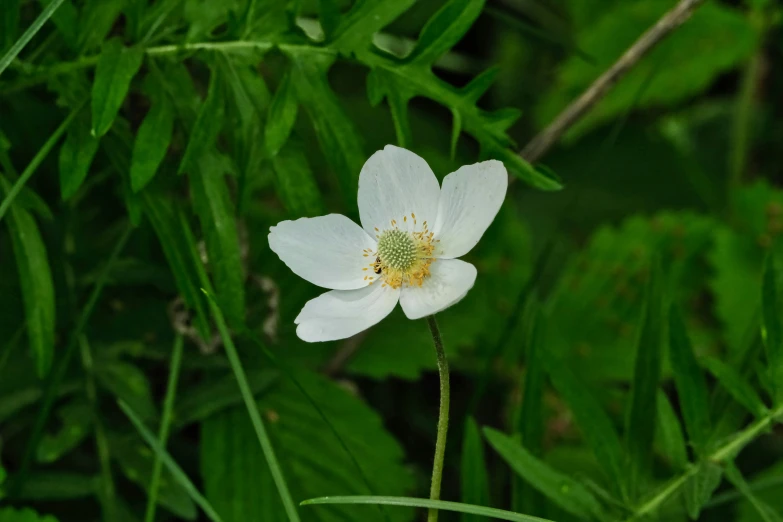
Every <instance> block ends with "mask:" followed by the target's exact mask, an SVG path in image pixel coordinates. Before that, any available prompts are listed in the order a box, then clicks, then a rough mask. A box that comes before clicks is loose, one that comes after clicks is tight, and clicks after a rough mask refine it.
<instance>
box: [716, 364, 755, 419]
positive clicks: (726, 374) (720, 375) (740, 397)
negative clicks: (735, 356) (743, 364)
mask: <svg viewBox="0 0 783 522" xmlns="http://www.w3.org/2000/svg"><path fill="white" fill-rule="evenodd" d="M702 364H704V366H705V367H706V368H707V369H708V370H709V371H710V373H711V374H712V375H713V376H714V377H715V378H716V379H717V380H718V382H720V384H721V386H723V387H724V388H725V389H726V391H728V392H729V393H730V394H731V396H732V397H733V398H734V400H735V401H737V402H738V403H740V404H741V405H743V406H744V407H745V408H747V409H748V411H750V412H751V413H752V414H753V415H756V416H759V417H760V416H763V415H765V414H766V413H767V407H766V406H765V405H764V401H762V400H761V397H759V394H758V393H756V390H754V389H753V386H751V385H750V383H749V382H748V381H746V380H745V378H744V377H743V376H742V375H741V374H740V373H739V372H738V371H737V370H736V369H735V368H734V367H732V366H729V365H728V364H726V363H724V362H723V361H721V360H719V359H715V358H713V357H705V358H704V359H703V360H702Z"/></svg>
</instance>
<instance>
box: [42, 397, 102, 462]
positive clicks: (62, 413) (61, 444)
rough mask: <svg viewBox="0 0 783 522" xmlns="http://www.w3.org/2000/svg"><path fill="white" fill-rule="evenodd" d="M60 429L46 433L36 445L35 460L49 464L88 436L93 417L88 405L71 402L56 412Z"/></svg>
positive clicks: (80, 401)
mask: <svg viewBox="0 0 783 522" xmlns="http://www.w3.org/2000/svg"><path fill="white" fill-rule="evenodd" d="M57 417H58V418H59V419H60V422H61V424H60V428H59V429H58V430H57V432H55V433H54V434H50V433H47V434H45V435H44V436H43V437H42V438H41V442H39V443H38V451H37V454H36V460H38V462H46V463H51V462H55V461H56V460H58V459H60V458H61V457H62V456H63V455H65V454H66V453H68V452H69V451H71V450H72V449H74V448H75V447H76V446H77V445H78V444H79V443H81V442H82V441H83V440H84V439H85V438H86V437H87V435H89V434H90V428H91V427H92V421H93V415H92V409H91V408H90V405H89V404H87V403H86V402H84V400H82V399H76V400H72V401H71V402H68V403H66V404H65V405H64V406H62V407H61V408H59V409H58V410H57Z"/></svg>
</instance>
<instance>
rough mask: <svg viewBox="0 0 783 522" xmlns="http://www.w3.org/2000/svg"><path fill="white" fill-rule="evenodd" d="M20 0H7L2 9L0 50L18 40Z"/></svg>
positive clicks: (0, 10) (0, 14) (0, 17)
mask: <svg viewBox="0 0 783 522" xmlns="http://www.w3.org/2000/svg"><path fill="white" fill-rule="evenodd" d="M20 3H21V2H20V0H7V1H6V2H5V3H4V5H3V9H0V34H2V35H3V37H2V38H0V51H5V50H6V49H8V48H9V47H11V45H13V44H14V42H15V41H16V35H17V32H18V30H19V4H20Z"/></svg>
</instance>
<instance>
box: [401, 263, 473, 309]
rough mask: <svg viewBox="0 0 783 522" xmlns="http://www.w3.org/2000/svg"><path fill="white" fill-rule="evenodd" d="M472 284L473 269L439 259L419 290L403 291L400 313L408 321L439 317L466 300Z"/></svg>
mask: <svg viewBox="0 0 783 522" xmlns="http://www.w3.org/2000/svg"><path fill="white" fill-rule="evenodd" d="M475 282H476V267H475V266H473V265H471V264H470V263H466V262H465V261H460V260H459V259H438V260H437V261H435V262H434V263H432V265H430V276H429V277H428V278H426V279H425V280H424V283H423V284H422V285H421V286H406V287H403V289H402V295H401V296H400V305H402V311H403V312H405V315H406V316H407V317H408V319H420V318H422V317H425V316H428V315H432V314H435V313H438V312H440V311H441V310H445V309H446V308H448V307H449V306H451V305H453V304H456V303H457V301H460V300H461V299H462V298H463V297H465V296H466V295H467V293H468V290H470V289H471V288H473V283H475Z"/></svg>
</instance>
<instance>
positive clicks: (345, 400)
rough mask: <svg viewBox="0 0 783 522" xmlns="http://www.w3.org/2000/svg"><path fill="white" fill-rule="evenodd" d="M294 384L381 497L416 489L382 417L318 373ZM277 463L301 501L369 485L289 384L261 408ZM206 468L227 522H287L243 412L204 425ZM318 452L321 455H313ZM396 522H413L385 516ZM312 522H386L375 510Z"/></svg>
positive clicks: (209, 488)
mask: <svg viewBox="0 0 783 522" xmlns="http://www.w3.org/2000/svg"><path fill="white" fill-rule="evenodd" d="M296 378H297V379H298V380H299V382H300V383H301V384H302V385H303V386H304V388H305V389H306V390H307V392H308V394H309V395H310V396H311V397H313V398H315V400H317V401H318V402H319V406H320V407H321V408H322V409H323V413H324V414H325V415H326V416H327V417H328V418H329V420H330V422H331V424H333V426H334V428H335V429H336V430H337V432H338V433H339V434H340V436H341V438H343V439H344V441H345V443H346V444H347V446H348V448H349V449H350V450H351V452H352V453H353V454H354V456H355V457H356V459H357V460H358V462H360V463H361V466H362V468H363V469H364V470H365V471H366V474H367V476H368V478H369V480H370V483H371V484H372V486H373V489H374V490H377V491H388V492H392V493H397V494H400V493H402V492H404V491H406V490H408V488H409V487H410V486H411V477H410V475H409V474H408V472H407V470H406V469H405V467H404V466H403V463H402V457H403V454H402V450H401V448H400V447H399V445H398V444H397V442H396V441H395V440H394V439H393V438H392V437H391V436H390V435H389V434H388V433H386V431H385V430H384V429H383V426H382V424H381V419H380V417H378V416H377V414H376V413H374V412H373V411H372V410H371V409H370V408H369V407H368V406H366V405H365V404H363V403H362V402H361V401H360V400H359V399H357V398H355V397H354V396H352V395H350V394H349V393H347V392H346V391H345V390H343V389H342V388H340V387H339V386H338V385H336V384H335V383H332V382H330V381H328V380H326V379H324V378H323V377H320V376H317V375H315V374H306V373H298V374H297V375H296ZM258 405H259V408H260V411H261V413H262V414H263V415H264V416H265V417H266V421H267V428H268V431H269V436H270V438H271V439H272V440H273V441H274V444H275V449H276V450H277V451H278V452H279V453H280V456H281V458H280V464H281V466H282V468H283V472H284V473H285V475H286V478H287V480H288V482H289V484H290V486H291V490H292V491H291V492H292V494H293V495H294V497H295V498H297V499H304V498H309V497H310V496H312V495H313V494H340V493H346V492H347V493H360V494H361V493H366V492H367V487H366V485H365V484H364V481H363V480H362V479H361V477H360V476H359V474H358V473H357V472H356V469H355V467H354V465H353V463H352V462H351V460H350V458H349V457H348V455H347V454H346V452H345V450H344V449H343V447H342V446H341V445H340V443H339V441H338V440H337V438H336V437H335V436H334V433H333V432H332V431H331V430H330V429H329V428H328V426H327V425H326V423H325V422H324V421H323V419H322V418H321V417H320V415H319V414H318V412H317V411H316V410H315V409H314V408H313V407H312V405H311V404H310V403H309V402H308V401H307V399H306V397H305V396H304V395H303V394H302V393H301V392H300V391H299V390H298V389H297V388H296V386H295V385H294V383H292V382H291V381H289V380H285V381H282V382H281V383H280V386H279V387H278V388H277V389H275V390H273V391H271V392H268V393H266V394H264V395H263V396H262V397H261V398H260V399H259V401H258ZM201 429H202V432H201V434H202V435H201V437H202V438H201V468H202V476H203V479H204V485H205V492H206V496H207V498H208V499H209V500H210V501H211V502H212V503H213V504H214V506H215V509H216V510H217V511H218V513H220V514H221V516H222V517H223V519H224V520H225V521H226V522H233V521H239V520H242V521H244V520H251V519H252V520H264V521H265V522H267V521H268V522H278V521H283V520H287V519H286V516H285V513H284V512H283V510H282V504H281V502H280V501H279V500H278V497H277V493H276V491H275V486H274V483H273V482H272V477H271V475H270V473H269V470H268V468H267V465H266V462H265V460H264V456H263V454H262V452H261V448H260V447H259V444H258V441H257V440H256V436H255V434H254V433H253V429H252V427H251V425H250V422H249V420H248V418H247V413H246V412H245V411H244V410H243V409H242V408H239V407H238V408H233V409H231V410H226V411H223V412H221V413H219V414H217V415H213V416H211V417H209V418H208V419H207V420H205V421H204V422H203V423H202V428H201ZM313 448H317V449H318V451H312V449H313ZM387 512H388V514H389V517H390V519H391V520H392V521H402V520H409V519H410V517H409V516H408V514H409V512H407V510H402V511H394V510H388V511H387ZM308 515H309V516H308V517H307V520H313V521H318V522H327V521H328V522H332V521H334V522H337V521H340V522H349V521H354V520H355V521H357V522H358V521H366V520H384V518H383V517H382V516H381V514H380V512H379V511H378V508H377V507H359V508H351V507H337V508H335V509H330V510H318V512H315V511H313V512H310V513H308Z"/></svg>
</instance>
